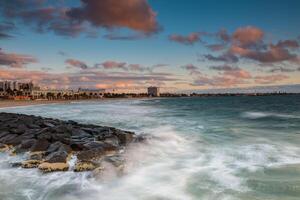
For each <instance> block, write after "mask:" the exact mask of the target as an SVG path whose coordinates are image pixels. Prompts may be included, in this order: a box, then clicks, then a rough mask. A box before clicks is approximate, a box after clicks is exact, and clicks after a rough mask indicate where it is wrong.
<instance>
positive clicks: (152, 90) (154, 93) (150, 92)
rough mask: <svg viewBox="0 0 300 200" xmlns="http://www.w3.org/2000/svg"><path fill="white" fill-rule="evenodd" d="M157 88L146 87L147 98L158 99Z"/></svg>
mask: <svg viewBox="0 0 300 200" xmlns="http://www.w3.org/2000/svg"><path fill="white" fill-rule="evenodd" d="M159 95H160V93H159V87H152V86H151V87H148V96H152V97H159Z"/></svg>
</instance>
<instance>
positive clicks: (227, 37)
mask: <svg viewBox="0 0 300 200" xmlns="http://www.w3.org/2000/svg"><path fill="white" fill-rule="evenodd" d="M216 36H217V38H219V39H220V40H221V41H222V42H224V43H227V42H229V41H230V40H231V36H230V35H229V34H228V33H227V30H226V29H221V30H219V31H218V32H217V33H216Z"/></svg>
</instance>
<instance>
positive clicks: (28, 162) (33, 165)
mask: <svg viewBox="0 0 300 200" xmlns="http://www.w3.org/2000/svg"><path fill="white" fill-rule="evenodd" d="M41 163H42V161H41V160H26V161H23V162H22V164H21V167H22V168H37V167H38V166H39V165H40V164H41Z"/></svg>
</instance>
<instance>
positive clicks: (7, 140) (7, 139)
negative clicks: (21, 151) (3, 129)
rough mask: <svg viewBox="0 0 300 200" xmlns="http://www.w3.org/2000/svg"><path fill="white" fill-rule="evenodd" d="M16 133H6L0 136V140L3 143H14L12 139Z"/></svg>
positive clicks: (15, 136)
mask: <svg viewBox="0 0 300 200" xmlns="http://www.w3.org/2000/svg"><path fill="white" fill-rule="evenodd" d="M17 137H18V135H17V134H8V135H6V136H4V137H2V138H0V142H1V143H4V144H8V145H11V144H13V143H14V139H15V138H17Z"/></svg>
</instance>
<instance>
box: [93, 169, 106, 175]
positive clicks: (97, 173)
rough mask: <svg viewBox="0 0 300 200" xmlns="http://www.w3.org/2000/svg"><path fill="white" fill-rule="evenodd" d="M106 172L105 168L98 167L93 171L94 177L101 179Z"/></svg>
mask: <svg viewBox="0 0 300 200" xmlns="http://www.w3.org/2000/svg"><path fill="white" fill-rule="evenodd" d="M103 170H104V167H97V168H96V169H94V170H93V173H92V175H93V177H100V176H101V174H102V172H103Z"/></svg>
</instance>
